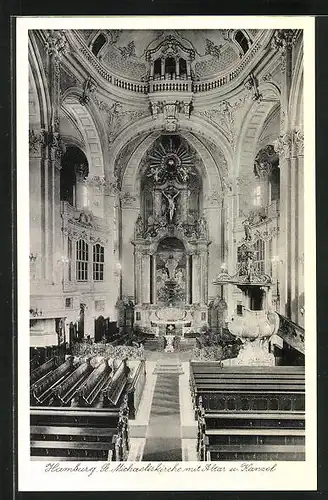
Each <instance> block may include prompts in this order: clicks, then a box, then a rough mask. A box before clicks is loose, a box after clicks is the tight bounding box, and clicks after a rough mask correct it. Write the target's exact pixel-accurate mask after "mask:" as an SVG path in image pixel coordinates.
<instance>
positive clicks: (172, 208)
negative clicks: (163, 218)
mask: <svg viewBox="0 0 328 500" xmlns="http://www.w3.org/2000/svg"><path fill="white" fill-rule="evenodd" d="M171 193H172V192H165V191H163V194H164V196H165V198H166V199H167V201H168V202H169V218H170V222H172V219H173V215H174V212H175V209H176V206H175V203H174V199H175V198H176V197H177V196H178V194H179V191H176V192H175V193H174V194H173V193H172V194H171Z"/></svg>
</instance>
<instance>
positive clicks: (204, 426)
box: [197, 407, 305, 461]
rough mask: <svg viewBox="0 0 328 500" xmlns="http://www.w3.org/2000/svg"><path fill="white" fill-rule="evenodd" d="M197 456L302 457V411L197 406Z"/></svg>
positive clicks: (226, 457) (303, 428)
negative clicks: (230, 410)
mask: <svg viewBox="0 0 328 500" xmlns="http://www.w3.org/2000/svg"><path fill="white" fill-rule="evenodd" d="M197 453H198V459H199V460H204V461H219V460H223V461H224V460H240V461H247V460H260V461H265V460H277V461H278V460H284V461H290V460H294V461H299V460H305V417H304V413H303V412H274V413H265V414H263V413H246V412H245V413H244V412H239V413H231V414H228V413H227V412H205V410H204V408H202V407H200V410H199V414H198V433H197Z"/></svg>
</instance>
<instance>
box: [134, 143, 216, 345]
mask: <svg viewBox="0 0 328 500" xmlns="http://www.w3.org/2000/svg"><path fill="white" fill-rule="evenodd" d="M201 189H202V185H201V177H200V175H199V173H198V171H197V169H196V167H195V161H194V156H193V152H192V151H191V150H190V147H189V146H188V145H186V144H184V143H183V142H181V138H180V137H178V136H163V137H161V138H160V139H159V141H157V142H155V145H154V147H153V148H152V150H151V151H149V152H148V154H147V156H146V158H145V159H144V170H143V177H142V182H141V200H142V206H141V212H140V214H139V216H138V218H137V221H136V225H135V237H134V240H133V245H134V249H135V250H134V259H135V266H134V268H135V304H136V306H135V322H136V324H139V325H140V326H144V327H148V328H151V329H152V331H153V332H154V333H155V334H160V333H163V331H166V328H167V327H168V326H170V325H174V328H175V330H176V331H175V334H181V335H183V333H184V332H185V331H186V329H194V330H195V329H200V328H201V326H203V325H206V324H207V306H206V303H207V273H208V269H207V266H208V262H207V260H208V245H209V243H210V242H209V239H208V228H207V221H206V219H205V217H204V216H202V214H201V207H200V202H199V200H200V191H201ZM170 311H171V312H170ZM173 311H175V313H174V314H173ZM177 311H178V312H177ZM172 314H173V316H172ZM164 334H165V333H164Z"/></svg>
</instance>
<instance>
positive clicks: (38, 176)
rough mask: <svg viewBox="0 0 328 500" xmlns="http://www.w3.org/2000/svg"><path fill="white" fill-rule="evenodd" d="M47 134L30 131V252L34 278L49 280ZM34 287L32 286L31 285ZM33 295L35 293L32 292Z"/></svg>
mask: <svg viewBox="0 0 328 500" xmlns="http://www.w3.org/2000/svg"><path fill="white" fill-rule="evenodd" d="M46 139H47V136H46V132H45V130H30V131H29V177H30V242H31V247H30V252H31V254H33V256H34V257H33V268H34V272H33V277H34V278H35V280H45V279H46V278H47V261H46V257H47V243H48V242H47V234H46V226H45V219H46V217H47V212H46V206H47V200H48V183H47V176H46V175H45V173H46V170H47V168H46ZM31 286H32V284H31ZM31 292H32V293H33V291H32V290H31Z"/></svg>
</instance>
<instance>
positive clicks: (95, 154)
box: [62, 89, 105, 177]
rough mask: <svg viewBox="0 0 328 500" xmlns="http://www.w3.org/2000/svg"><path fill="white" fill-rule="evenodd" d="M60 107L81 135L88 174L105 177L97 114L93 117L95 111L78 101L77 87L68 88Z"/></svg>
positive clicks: (102, 147) (102, 145) (103, 143)
mask: <svg viewBox="0 0 328 500" xmlns="http://www.w3.org/2000/svg"><path fill="white" fill-rule="evenodd" d="M62 109H63V111H64V113H66V114H67V115H68V116H70V117H72V119H73V121H74V122H75V124H76V125H77V128H78V130H79V132H80V134H81V136H82V137H83V142H84V145H85V153H86V155H87V158H88V163H89V166H90V176H97V177H105V169H104V156H105V155H104V152H105V142H104V140H103V138H102V134H101V131H99V130H98V128H97V124H99V123H101V119H100V118H99V117H98V116H97V117H96V119H94V118H93V113H94V112H95V111H94V110H92V109H90V107H89V106H86V105H82V104H81V103H80V101H79V95H78V91H77V89H70V90H69V92H68V93H66V94H64V96H63V101H62Z"/></svg>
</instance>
